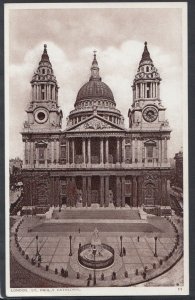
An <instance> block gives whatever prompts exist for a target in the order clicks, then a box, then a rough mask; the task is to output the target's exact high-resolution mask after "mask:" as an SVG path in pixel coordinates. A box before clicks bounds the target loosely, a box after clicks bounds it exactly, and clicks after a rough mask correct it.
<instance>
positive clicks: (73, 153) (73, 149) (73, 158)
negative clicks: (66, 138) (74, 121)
mask: <svg viewBox="0 0 195 300" xmlns="http://www.w3.org/2000/svg"><path fill="white" fill-rule="evenodd" d="M74 146H75V144H74V139H73V140H72V163H73V164H74V161H75V147H74Z"/></svg>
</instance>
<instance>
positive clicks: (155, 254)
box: [154, 236, 158, 257]
mask: <svg viewBox="0 0 195 300" xmlns="http://www.w3.org/2000/svg"><path fill="white" fill-rule="evenodd" d="M157 238H158V237H157V236H155V237H154V242H155V244H154V247H155V248H154V256H155V257H157V256H158V255H157V249H156V245H157Z"/></svg>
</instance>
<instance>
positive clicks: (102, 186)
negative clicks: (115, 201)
mask: <svg viewBox="0 0 195 300" xmlns="http://www.w3.org/2000/svg"><path fill="white" fill-rule="evenodd" d="M100 206H101V207H102V206H104V177H103V176H101V177H100Z"/></svg>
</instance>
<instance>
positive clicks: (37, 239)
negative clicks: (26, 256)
mask: <svg viewBox="0 0 195 300" xmlns="http://www.w3.org/2000/svg"><path fill="white" fill-rule="evenodd" d="M36 241H37V245H36V246H37V251H36V257H39V256H40V254H39V236H38V235H36Z"/></svg>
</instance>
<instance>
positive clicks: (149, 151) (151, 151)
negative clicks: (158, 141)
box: [147, 146, 153, 158]
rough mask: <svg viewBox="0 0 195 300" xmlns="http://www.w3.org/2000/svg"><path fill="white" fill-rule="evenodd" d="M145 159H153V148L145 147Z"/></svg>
mask: <svg viewBox="0 0 195 300" xmlns="http://www.w3.org/2000/svg"><path fill="white" fill-rule="evenodd" d="M147 157H148V158H153V146H147Z"/></svg>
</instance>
